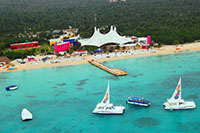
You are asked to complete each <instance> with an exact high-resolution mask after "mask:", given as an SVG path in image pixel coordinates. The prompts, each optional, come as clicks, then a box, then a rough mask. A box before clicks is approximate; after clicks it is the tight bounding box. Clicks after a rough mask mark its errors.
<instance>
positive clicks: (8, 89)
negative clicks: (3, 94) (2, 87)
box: [6, 85, 18, 91]
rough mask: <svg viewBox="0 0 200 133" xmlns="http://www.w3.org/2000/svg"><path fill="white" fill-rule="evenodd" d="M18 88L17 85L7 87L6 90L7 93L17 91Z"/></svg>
mask: <svg viewBox="0 0 200 133" xmlns="http://www.w3.org/2000/svg"><path fill="white" fill-rule="evenodd" d="M17 88H18V87H17V85H10V86H7V87H6V90H7V91H10V90H16V89H17Z"/></svg>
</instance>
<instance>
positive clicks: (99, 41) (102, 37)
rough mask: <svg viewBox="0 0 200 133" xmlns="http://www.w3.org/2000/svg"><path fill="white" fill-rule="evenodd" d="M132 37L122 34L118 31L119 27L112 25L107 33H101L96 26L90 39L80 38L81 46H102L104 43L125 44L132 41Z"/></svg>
mask: <svg viewBox="0 0 200 133" xmlns="http://www.w3.org/2000/svg"><path fill="white" fill-rule="evenodd" d="M131 41H132V40H131V38H127V37H125V36H120V35H119V34H118V33H117V29H116V27H114V26H111V28H110V31H109V32H108V33H107V34H102V33H100V30H99V29H97V28H96V27H95V28H94V34H93V35H92V37H91V38H89V39H82V40H79V42H80V43H81V46H85V45H87V46H97V47H101V46H102V45H104V44H108V43H116V44H124V43H128V42H131Z"/></svg>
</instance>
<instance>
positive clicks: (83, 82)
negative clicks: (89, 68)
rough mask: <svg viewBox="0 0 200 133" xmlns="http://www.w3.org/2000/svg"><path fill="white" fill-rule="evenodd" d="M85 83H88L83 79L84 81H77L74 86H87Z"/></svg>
mask: <svg viewBox="0 0 200 133" xmlns="http://www.w3.org/2000/svg"><path fill="white" fill-rule="evenodd" d="M87 81H88V79H84V80H79V81H78V82H79V83H78V84H76V85H77V86H82V85H85V84H87Z"/></svg>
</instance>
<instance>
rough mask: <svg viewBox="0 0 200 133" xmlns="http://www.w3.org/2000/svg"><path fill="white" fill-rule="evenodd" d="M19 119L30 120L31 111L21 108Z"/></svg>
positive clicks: (31, 117) (31, 116)
mask: <svg viewBox="0 0 200 133" xmlns="http://www.w3.org/2000/svg"><path fill="white" fill-rule="evenodd" d="M21 119H22V120H23V121H28V120H32V119H33V115H32V114H31V112H29V111H28V110H27V109H26V108H24V109H23V110H22V113H21Z"/></svg>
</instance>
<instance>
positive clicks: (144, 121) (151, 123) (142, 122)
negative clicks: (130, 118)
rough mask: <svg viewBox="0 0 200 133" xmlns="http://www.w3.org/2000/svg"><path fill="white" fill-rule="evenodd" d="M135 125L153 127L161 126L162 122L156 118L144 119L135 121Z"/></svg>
mask: <svg viewBox="0 0 200 133" xmlns="http://www.w3.org/2000/svg"><path fill="white" fill-rule="evenodd" d="M133 124H134V125H136V126H138V127H152V126H157V125H160V122H159V121H158V120H157V119H155V118H151V117H143V118H140V119H137V120H136V121H134V122H133Z"/></svg>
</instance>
